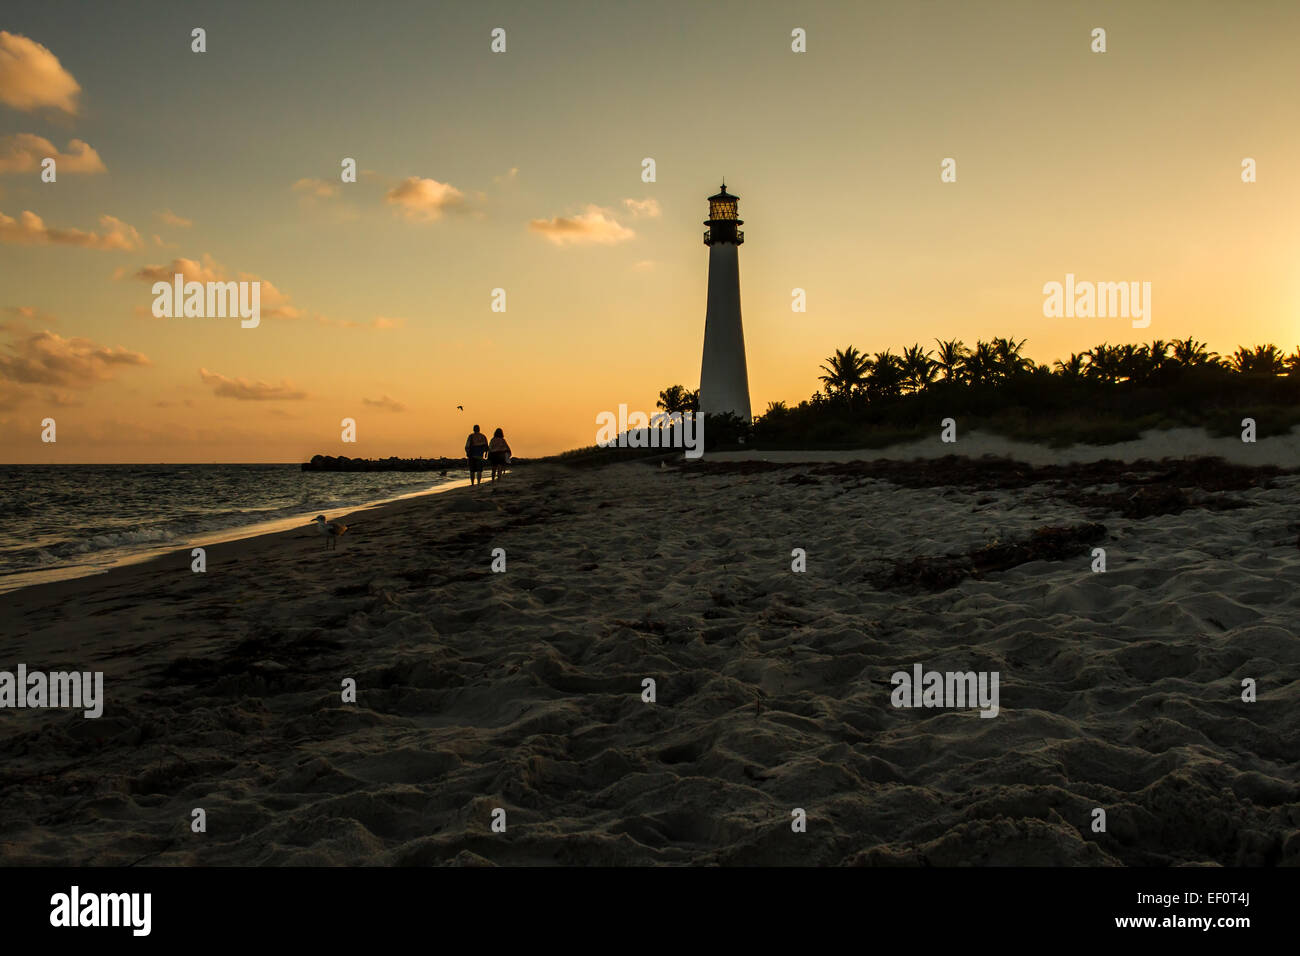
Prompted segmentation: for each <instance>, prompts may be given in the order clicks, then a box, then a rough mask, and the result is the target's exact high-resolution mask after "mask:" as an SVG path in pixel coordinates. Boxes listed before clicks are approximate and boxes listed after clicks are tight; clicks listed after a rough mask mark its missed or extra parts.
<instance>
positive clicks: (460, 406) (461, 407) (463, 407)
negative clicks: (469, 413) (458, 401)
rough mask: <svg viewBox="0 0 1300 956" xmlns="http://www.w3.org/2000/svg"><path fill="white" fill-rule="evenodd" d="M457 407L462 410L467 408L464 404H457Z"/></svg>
mask: <svg viewBox="0 0 1300 956" xmlns="http://www.w3.org/2000/svg"><path fill="white" fill-rule="evenodd" d="M456 407H457V408H458V409H460V410H461V411H462V412H463V411H464V410H465V406H464V405H457V406H456Z"/></svg>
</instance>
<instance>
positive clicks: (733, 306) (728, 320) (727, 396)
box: [700, 183, 750, 422]
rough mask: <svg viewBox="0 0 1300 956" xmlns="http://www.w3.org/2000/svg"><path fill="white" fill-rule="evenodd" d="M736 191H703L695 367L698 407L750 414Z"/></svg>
mask: <svg viewBox="0 0 1300 956" xmlns="http://www.w3.org/2000/svg"><path fill="white" fill-rule="evenodd" d="M738 198H739V197H737V196H733V195H731V194H730V193H728V192H727V184H726V183H723V184H722V191H721V192H720V193H718V194H717V195H716V196H710V197H709V218H708V219H706V220H704V224H705V225H706V226H708V227H709V228H708V229H706V230H705V232H704V244H705V245H706V246H708V247H709V304H708V310H707V311H706V312H705V316H704V363H703V365H702V366H701V368H700V411H701V412H703V413H704V414H706V415H716V414H721V413H722V412H731V413H733V414H735V415H738V416H739V417H740V418H741V419H742V420H744V421H746V422H748V421H749V420H750V413H749V371H748V369H747V368H746V366H745V330H744V328H743V327H742V326H741V324H740V244H741V243H742V242H744V241H745V234H744V233H743V232H741V231H740V229H738V228H737V227H738V226H742V225H744V220H743V219H737V218H736V201H737V199H738Z"/></svg>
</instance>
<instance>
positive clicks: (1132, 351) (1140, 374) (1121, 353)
mask: <svg viewBox="0 0 1300 956" xmlns="http://www.w3.org/2000/svg"><path fill="white" fill-rule="evenodd" d="M1115 356H1116V367H1117V370H1118V372H1119V375H1120V377H1121V378H1124V379H1127V380H1128V381H1130V382H1141V381H1144V380H1145V379H1146V377H1147V375H1148V374H1150V371H1151V353H1150V351H1149V350H1148V349H1147V347H1146V346H1145V345H1120V346H1117V347H1116V352H1115Z"/></svg>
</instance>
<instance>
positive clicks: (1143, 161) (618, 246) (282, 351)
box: [0, 0, 1300, 462]
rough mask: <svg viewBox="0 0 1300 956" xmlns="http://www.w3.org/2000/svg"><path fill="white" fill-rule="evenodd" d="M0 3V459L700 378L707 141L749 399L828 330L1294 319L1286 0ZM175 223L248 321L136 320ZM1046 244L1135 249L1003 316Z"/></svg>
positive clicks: (548, 423) (1140, 334)
mask: <svg viewBox="0 0 1300 956" xmlns="http://www.w3.org/2000/svg"><path fill="white" fill-rule="evenodd" d="M196 27H202V28H203V29H204V30H205V31H206V52H203V53H196V52H193V51H192V49H191V45H192V42H193V41H192V35H191V31H192V30H193V29H194V28H196ZM496 28H501V29H503V30H505V42H506V49H505V52H503V53H495V52H493V51H492V49H491V47H492V43H493V38H492V31H493V30H494V29H496ZM796 28H798V29H801V30H804V31H805V32H806V52H799V53H796V52H794V51H793V50H792V48H791V47H792V42H793V40H792V31H793V30H795V29H796ZM1095 28H1102V29H1104V30H1105V31H1106V47H1107V48H1106V52H1104V53H1096V52H1093V50H1092V46H1093V43H1094V41H1093V38H1092V31H1093V30H1094V29H1095ZM0 31H3V32H0V462H161V461H176V462H181V461H187V462H203V461H234V462H245V461H246V462H276V461H278V462H294V461H303V460H306V459H307V458H310V457H311V456H312V455H313V454H333V455H350V456H352V457H386V456H389V455H398V456H404V457H405V456H437V455H448V456H454V455H457V454H459V453H460V449H461V448H462V446H463V444H464V438H465V434H466V432H468V431H469V427H470V425H472V424H475V423H477V424H480V425H482V426H483V427H484V428H486V429H494V428H496V427H498V426H499V427H502V428H503V429H504V430H505V433H506V435H507V437H508V438H509V439H510V442H511V445H512V448H513V450H514V452H515V453H516V454H517V455H519V456H523V457H531V456H537V455H545V454H550V453H554V452H558V451H561V450H564V449H567V448H574V447H581V446H586V445H591V444H593V443H594V441H595V440H596V430H597V426H596V423H595V418H596V416H597V415H598V414H599V413H600V412H602V411H607V410H608V411H616V410H617V409H618V406H619V404H620V403H625V404H627V405H628V406H629V407H630V408H631V409H641V410H645V411H653V410H654V406H655V401H656V398H657V396H658V393H659V391H660V390H661V389H663V388H666V387H667V386H669V385H672V384H675V383H681V384H683V385H686V386H687V387H689V388H695V387H698V385H699V373H700V357H701V351H702V344H703V333H704V314H705V292H706V288H707V268H708V249H707V248H706V247H705V246H704V244H703V242H702V235H703V230H704V226H703V224H702V222H703V220H704V219H705V217H706V215H707V203H706V197H707V196H709V195H711V194H713V193H714V192H716V191H717V188H718V186H719V183H720V182H721V180H722V178H723V177H724V176H725V177H726V182H727V187H728V189H729V191H731V192H733V193H736V194H738V195H739V197H740V215H741V217H742V218H743V219H744V220H745V226H744V230H745V236H746V241H745V244H744V245H743V246H742V247H741V250H740V273H741V300H742V308H743V314H744V325H745V338H746V347H747V352H748V364H749V379H750V393H751V401H752V405H753V408H754V410H755V412H756V413H759V412H761V411H762V410H763V409H765V408H766V407H767V405H768V403H769V402H773V401H785V402H788V403H795V402H798V401H799V400H801V399H805V398H807V397H809V396H810V395H811V394H812V393H813V392H814V391H816V390H817V388H818V387H819V386H820V383H819V382H818V380H817V376H818V374H820V370H819V368H818V366H819V365H820V364H821V363H822V362H824V361H825V360H826V357H827V356H828V355H830V354H831V353H832V352H833V351H834V350H835V349H838V348H843V347H845V346H847V345H853V346H855V347H857V348H858V349H860V350H863V351H867V352H874V351H879V350H883V349H885V348H892V349H893V350H894V351H896V352H897V351H899V350H901V349H902V348H903V347H904V346H907V345H910V344H912V343H913V342H920V343H922V344H924V345H929V346H931V347H933V344H934V340H935V339H937V338H943V339H948V338H960V339H963V340H964V341H966V342H967V343H973V342H974V341H975V340H976V339H979V338H983V339H988V338H992V337H993V336H1002V335H1006V336H1012V337H1015V338H1017V339H1026V340H1027V343H1026V346H1025V351H1026V353H1027V354H1028V355H1030V356H1031V357H1033V358H1034V359H1036V360H1037V361H1039V362H1047V363H1050V362H1052V361H1053V360H1055V359H1057V358H1062V357H1065V356H1067V355H1068V354H1069V353H1071V352H1081V351H1083V350H1085V349H1087V348H1089V347H1090V346H1092V345H1095V344H1097V343H1099V342H1102V341H1106V342H1110V343H1111V344H1118V343H1124V342H1138V341H1150V340H1152V339H1156V338H1160V339H1165V340H1170V339H1175V338H1186V337H1188V336H1194V337H1196V338H1197V339H1199V340H1203V341H1207V342H1208V343H1209V345H1210V347H1211V348H1212V349H1214V350H1216V351H1219V352H1231V351H1232V350H1233V349H1235V348H1236V347H1237V346H1238V345H1242V344H1262V343H1265V342H1273V343H1275V344H1277V345H1278V346H1279V347H1281V348H1283V349H1284V350H1285V351H1291V350H1292V349H1293V348H1294V347H1296V345H1297V344H1300V323H1298V322H1297V318H1296V316H1297V306H1298V305H1300V302H1298V301H1297V299H1298V297H1300V294H1298V293H1297V281H1296V280H1297V278H1298V276H1297V262H1300V237H1297V235H1296V233H1295V229H1294V226H1293V223H1294V222H1295V221H1296V218H1297V217H1296V212H1297V208H1298V207H1300V185H1298V179H1297V170H1300V87H1298V86H1297V84H1296V83H1295V82H1294V76H1293V73H1294V62H1295V55H1294V47H1295V41H1294V37H1295V36H1296V35H1297V32H1298V31H1300V5H1298V4H1294V3H1284V2H1280V3H1269V2H1252V3H1250V4H1240V5H1234V4H1224V3H1208V2H1187V0H1180V2H1170V3H1158V2H1144V3H1140V4H1130V3H1113V4H1112V3H1074V4H1042V3H1034V2H1025V3H1010V2H1006V3H981V4H970V3H964V2H929V3H927V2H909V3H902V2H894V3H868V2H861V0H845V2H800V3H762V2H754V0H745V2H736V3H726V2H714V3H701V2H699V0H688V2H677V0H657V2H654V3H626V2H613V0H599V2H590V3H587V2H552V3H537V2H525V3H505V2H495V3H494V2H490V0H489V2H456V3H443V4H431V3H428V2H425V0H421V2H409V3H407V2H387V3H375V4H357V3H353V2H346V3H337V2H320V3H314V4H312V5H311V6H310V7H307V6H299V5H288V4H283V5H281V4H262V3H238V2H231V3H223V4H220V5H217V4H211V5H176V4H171V3H122V4H93V5H92V4H82V3H75V4H73V3H62V2H45V3H41V4H22V5H18V4H11V5H9V6H7V7H6V10H5V12H4V14H3V16H2V17H0ZM47 155H53V156H54V158H55V160H56V169H57V180H56V181H55V182H43V181H42V179H41V169H40V161H41V159H42V158H43V157H45V156H47ZM345 157H346V158H352V159H355V161H356V166H357V169H358V176H357V182H355V183H344V182H342V181H341V176H340V172H341V162H342V160H343V159H344V158H345ZM647 157H648V158H652V159H653V160H654V161H655V181H654V182H645V181H643V178H642V171H643V162H642V161H643V159H645V158H647ZM949 157H950V158H952V159H954V160H955V162H956V173H957V176H956V181H955V182H942V181H941V177H940V171H941V169H940V164H941V162H942V161H943V160H944V159H945V158H949ZM1248 157H1249V158H1251V159H1254V160H1255V164H1256V176H1257V181H1256V182H1253V183H1244V182H1243V181H1242V161H1243V159H1245V158H1248ZM178 263H179V268H180V271H182V272H183V273H184V274H186V276H187V277H192V278H195V279H197V280H198V281H206V280H207V279H210V278H224V279H231V280H238V279H241V278H243V279H245V280H247V281H259V282H261V292H262V318H261V322H260V324H259V325H258V327H257V328H251V329H245V328H241V327H240V324H239V321H238V320H237V319H233V320H232V319H222V318H206V317H204V318H200V317H189V318H185V317H180V318H155V317H154V316H153V315H152V312H151V307H152V305H153V301H154V295H153V292H152V281H153V279H154V278H156V277H158V276H162V275H170V274H173V272H174V271H176V268H177V266H178ZM1067 273H1073V274H1074V275H1075V276H1076V277H1077V279H1079V280H1092V281H1107V282H1111V281H1116V282H1119V281H1138V282H1150V283H1151V290H1152V291H1151V313H1152V315H1151V318H1152V322H1151V325H1150V326H1149V327H1148V328H1145V329H1134V328H1132V326H1131V323H1130V321H1129V320H1128V319H1125V318H1075V317H1071V318H1064V317H1062V318H1046V317H1044V315H1043V301H1044V295H1043V286H1044V284H1045V283H1047V282H1051V281H1057V282H1061V281H1063V280H1064V278H1065V275H1066V274H1067ZM796 288H798V289H803V290H805V294H806V302H807V311H806V312H794V311H792V309H791V302H792V290H794V289H796ZM495 289H503V290H505V311H504V312H499V311H493V310H492V305H493V301H494V292H493V290H495ZM496 301H498V303H499V301H500V299H499V298H498V299H497V300H496ZM458 405H462V406H464V411H463V412H462V411H459V410H457V407H456V406H458ZM46 418H53V419H54V420H55V422H56V429H57V431H56V435H57V441H55V442H53V443H49V442H43V441H42V440H41V436H42V431H43V427H42V422H43V420H44V419H46ZM345 418H351V419H353V420H354V421H355V422H356V441H355V442H354V443H349V442H344V441H343V440H342V427H341V422H342V420H343V419H345Z"/></svg>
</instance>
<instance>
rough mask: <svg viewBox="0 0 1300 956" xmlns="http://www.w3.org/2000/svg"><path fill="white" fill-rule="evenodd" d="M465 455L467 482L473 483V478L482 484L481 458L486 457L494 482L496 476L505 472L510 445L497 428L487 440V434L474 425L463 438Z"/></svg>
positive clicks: (508, 462)
mask: <svg viewBox="0 0 1300 956" xmlns="http://www.w3.org/2000/svg"><path fill="white" fill-rule="evenodd" d="M465 457H466V458H468V459H469V483H470V484H471V485H472V484H474V480H475V478H477V479H478V483H479V484H480V485H481V484H483V460H484V458H485V457H486V458H487V460H488V462H489V464H491V465H492V481H493V482H495V481H496V480H497V478H498V477H500V476H501V475H504V474H505V471H506V465H508V464H510V445H509V444H508V443H507V442H506V436H505V434H504V433H503V432H502V431H501V429H499V428H498V429H497V430H496V431H495V432H494V433H493V434H492V440H491V441H488V437H487V435H484V434H483V433H482V432H481V431H479V430H478V426H477V425H475V426H474V430H473V431H472V432H470V433H469V437H468V438H466V439H465Z"/></svg>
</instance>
